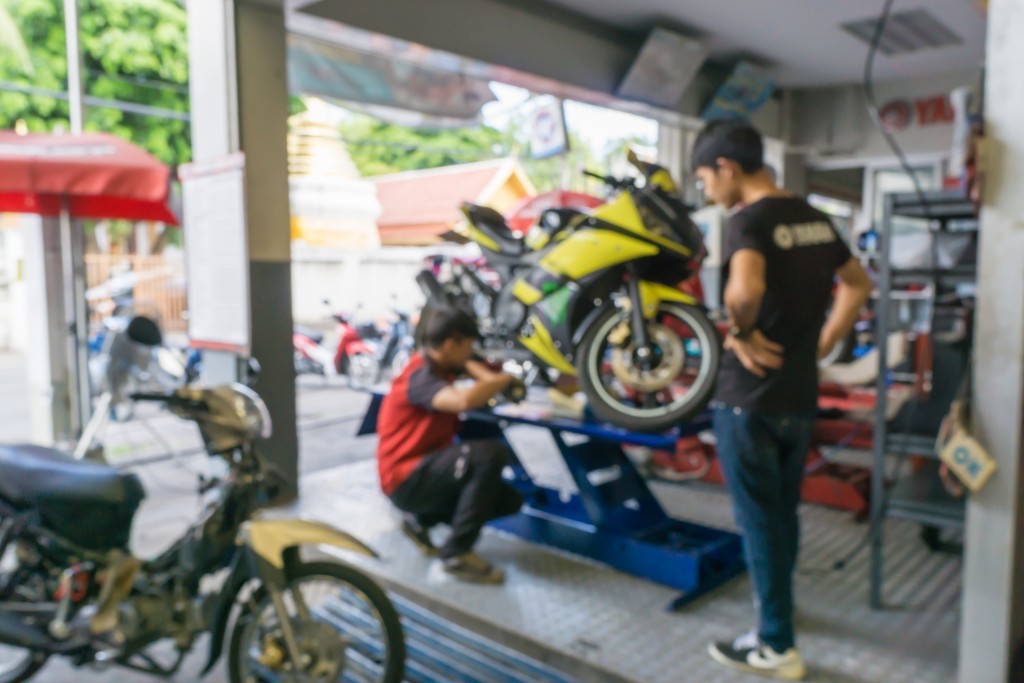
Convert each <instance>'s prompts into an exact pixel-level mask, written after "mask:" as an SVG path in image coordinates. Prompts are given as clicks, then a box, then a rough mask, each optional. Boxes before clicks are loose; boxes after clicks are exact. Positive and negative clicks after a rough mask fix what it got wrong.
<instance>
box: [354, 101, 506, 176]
mask: <svg viewBox="0 0 1024 683" xmlns="http://www.w3.org/2000/svg"><path fill="white" fill-rule="evenodd" d="M341 136H342V139H343V140H344V141H345V145H346V146H347V147H348V152H349V155H350V156H351V157H352V161H353V163H355V165H356V168H357V169H359V172H360V173H361V174H362V175H364V176H374V175H382V174H384V173H396V172H398V171H412V170H416V169H421V168H436V167H438V166H450V165H452V164H465V163H470V162H473V161H482V160H485V159H494V158H497V157H503V156H508V155H509V154H510V153H511V152H512V148H511V142H512V140H511V139H510V137H509V136H508V135H507V134H506V133H503V132H501V131H498V130H495V129H494V128H488V127H486V126H477V127H473V128H440V129H418V128H409V127H406V126H398V125H394V124H391V123H385V122H383V121H379V120H377V119H374V118H371V117H369V116H364V115H360V114H356V115H353V116H351V117H350V118H349V119H347V120H346V121H344V122H343V123H342V124H341Z"/></svg>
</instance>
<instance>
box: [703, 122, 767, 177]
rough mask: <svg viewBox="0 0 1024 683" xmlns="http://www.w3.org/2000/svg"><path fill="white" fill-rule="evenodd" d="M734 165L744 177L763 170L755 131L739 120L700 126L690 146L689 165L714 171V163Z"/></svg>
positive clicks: (761, 141) (762, 152)
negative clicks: (730, 163) (700, 129)
mask: <svg viewBox="0 0 1024 683" xmlns="http://www.w3.org/2000/svg"><path fill="white" fill-rule="evenodd" d="M720 158H722V159H729V160H730V161H735V162H736V163H737V164H739V165H740V168H742V169H743V172H744V173H753V172H755V171H759V170H761V168H763V167H764V141H763V140H762V139H761V134H760V133H759V132H757V129H756V128H754V127H753V126H752V125H750V124H749V123H747V122H746V121H743V120H740V119H735V120H733V119H727V120H719V121H712V122H711V123H709V124H708V125H706V126H704V130H702V131H701V132H700V133H699V134H698V135H697V139H696V141H694V143H693V152H692V153H691V155H690V160H691V162H690V165H691V167H692V168H693V170H695V171H696V170H697V169H698V168H701V167H702V166H706V167H709V168H716V167H717V166H718V159H720Z"/></svg>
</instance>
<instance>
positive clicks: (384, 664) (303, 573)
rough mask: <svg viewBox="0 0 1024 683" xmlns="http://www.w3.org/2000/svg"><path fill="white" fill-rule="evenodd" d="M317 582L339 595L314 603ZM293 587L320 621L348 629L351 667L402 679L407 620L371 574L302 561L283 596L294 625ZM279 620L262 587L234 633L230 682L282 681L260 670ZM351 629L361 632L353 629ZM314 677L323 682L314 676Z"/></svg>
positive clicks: (394, 682)
mask: <svg viewBox="0 0 1024 683" xmlns="http://www.w3.org/2000/svg"><path fill="white" fill-rule="evenodd" d="M318 585H331V586H332V587H333V588H336V589H338V594H337V595H331V596H329V597H328V599H327V600H326V601H325V602H324V603H323V604H321V605H315V604H313V603H314V600H313V598H314V592H313V588H315V587H317V586H318ZM294 590H301V591H302V595H303V597H304V598H305V599H306V603H307V606H308V607H309V609H310V612H311V613H313V614H314V615H315V616H318V617H319V619H317V620H316V621H317V623H324V622H326V623H329V624H330V625H331V626H332V627H334V628H339V627H341V626H344V627H345V630H342V631H340V633H341V635H342V637H344V638H346V639H348V641H349V642H348V643H347V647H346V649H345V654H344V658H345V661H346V667H347V668H349V669H352V670H355V669H358V673H359V674H360V677H359V680H365V681H374V682H375V683H400V682H401V680H402V678H403V676H404V675H405V636H404V634H403V631H402V624H401V622H400V621H399V618H398V613H397V612H396V611H395V607H394V605H392V604H391V600H390V599H388V596H387V594H385V593H384V591H383V590H382V589H381V588H380V586H378V585H377V584H376V583H375V582H374V581H373V580H372V579H371V578H370V577H368V576H367V575H365V574H363V573H362V572H360V571H357V570H356V569H353V568H352V567H348V566H346V565H343V564H337V563H334V562H309V563H305V564H303V565H301V566H300V567H299V568H298V569H297V570H296V571H295V572H294V573H293V575H292V576H291V577H290V578H289V583H288V590H287V591H286V592H285V595H284V598H285V602H286V604H287V605H288V607H289V612H291V613H292V614H293V617H292V620H291V621H292V624H293V625H295V624H297V623H298V620H297V618H296V617H295V616H294V609H295V608H294V603H293V602H292V600H291V596H290V595H288V594H289V593H290V592H291V591H294ZM254 606H255V610H254V609H253V607H254ZM276 620H277V614H276V612H275V611H274V609H273V607H272V605H271V601H270V598H269V596H268V595H267V592H266V591H265V590H262V589H260V590H259V591H257V593H256V594H255V595H254V596H253V598H252V599H251V600H249V601H248V602H247V603H246V605H245V607H244V608H243V610H242V613H241V614H240V615H239V616H238V619H237V620H236V621H235V626H234V628H233V629H232V632H231V644H230V647H229V649H228V673H229V675H230V680H231V683H266V682H268V681H271V680H277V678H276V677H274V676H273V675H266V673H265V672H261V670H260V669H261V665H260V664H259V663H258V661H257V660H258V658H259V656H260V653H261V652H262V653H265V650H266V642H267V639H268V638H271V637H272V635H271V634H272V633H273V631H274V630H275V629H274V625H275V624H276ZM368 624H369V626H368ZM352 627H355V629H356V630H357V631H358V633H353V632H352V630H351V629H352ZM300 649H301V645H300ZM285 656H287V655H285ZM271 673H272V672H271ZM341 678H342V677H341V676H339V677H338V678H337V679H336V680H339V681H340V680H341ZM297 680H305V679H303V678H300V679H297ZM309 681H310V683H321V681H319V680H316V679H314V678H312V677H310V678H309ZM324 683H327V682H326V681H325V682H324ZM331 683H333V682H331Z"/></svg>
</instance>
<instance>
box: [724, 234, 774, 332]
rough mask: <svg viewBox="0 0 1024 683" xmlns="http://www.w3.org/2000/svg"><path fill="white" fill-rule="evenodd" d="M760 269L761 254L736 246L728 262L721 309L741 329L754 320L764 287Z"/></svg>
mask: <svg viewBox="0 0 1024 683" xmlns="http://www.w3.org/2000/svg"><path fill="white" fill-rule="evenodd" d="M764 272H765V260H764V256H763V255H762V254H761V253H760V252H757V251H754V250H753V249H740V250H739V251H737V252H736V253H735V254H733V256H732V259H731V260H730V261H729V281H728V282H727V283H726V285H725V296H724V299H725V310H726V312H727V313H728V314H729V320H730V321H731V322H732V324H733V325H735V326H736V327H738V328H740V329H741V330H749V329H751V328H752V327H754V324H755V323H756V322H757V315H758V313H760V311H761V300H762V299H763V298H764V293H765V289H766V288H767V285H766V284H765V276H764Z"/></svg>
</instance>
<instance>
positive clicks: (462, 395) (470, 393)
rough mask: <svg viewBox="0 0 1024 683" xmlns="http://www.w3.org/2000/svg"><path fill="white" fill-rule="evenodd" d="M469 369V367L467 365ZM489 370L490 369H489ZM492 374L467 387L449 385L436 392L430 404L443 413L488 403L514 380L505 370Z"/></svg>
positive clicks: (480, 406)
mask: <svg viewBox="0 0 1024 683" xmlns="http://www.w3.org/2000/svg"><path fill="white" fill-rule="evenodd" d="M467 370H468V367H467ZM488 372H489V371H488ZM489 374H490V376H489V377H485V378H483V379H478V380H477V381H475V382H473V383H472V384H471V385H469V386H466V387H456V386H451V385H449V386H447V387H445V388H444V389H441V391H439V392H437V393H436V394H434V398H433V400H432V401H431V402H430V405H431V406H432V407H433V408H434V410H436V411H438V412H441V413H464V412H466V411H467V410H475V409H477V408H482V407H484V406H485V405H487V402H488V401H490V400H491V399H492V398H494V397H495V396H496V395H498V394H499V393H501V392H502V391H504V389H505V388H506V387H507V386H508V385H509V384H511V383H512V382H513V381H514V378H513V377H512V376H511V375H506V374H505V373H503V372H489Z"/></svg>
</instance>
